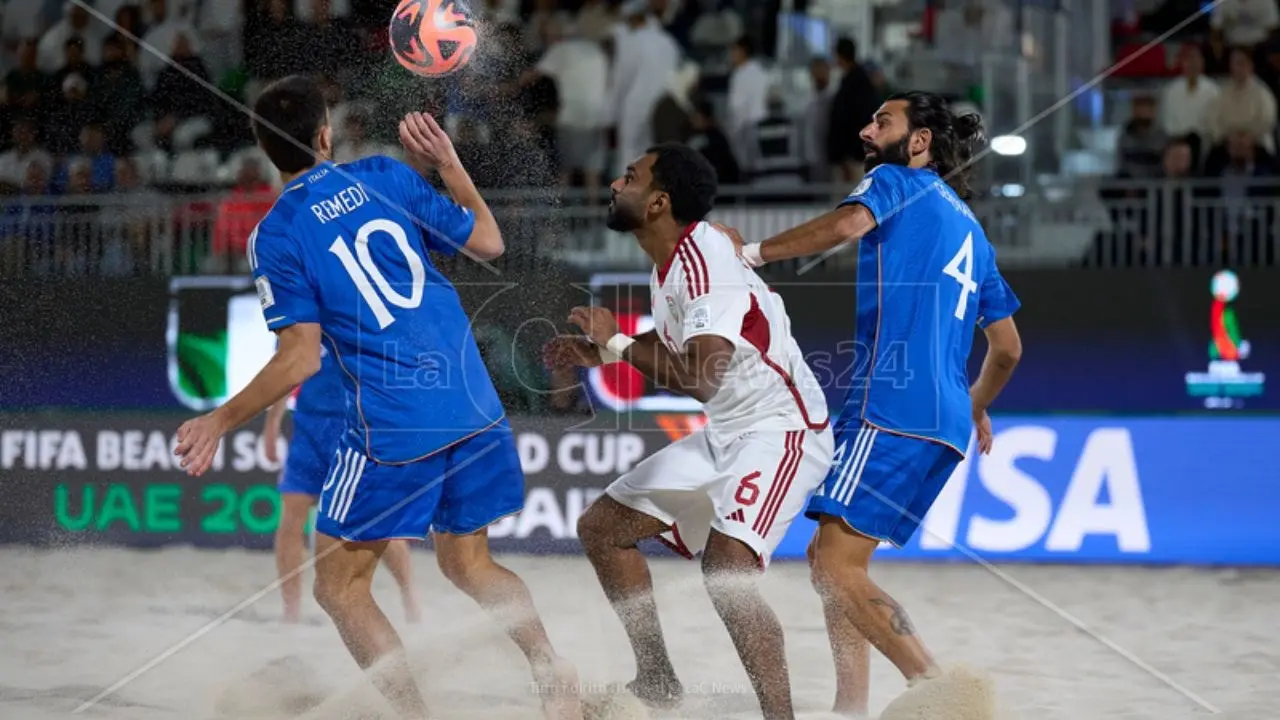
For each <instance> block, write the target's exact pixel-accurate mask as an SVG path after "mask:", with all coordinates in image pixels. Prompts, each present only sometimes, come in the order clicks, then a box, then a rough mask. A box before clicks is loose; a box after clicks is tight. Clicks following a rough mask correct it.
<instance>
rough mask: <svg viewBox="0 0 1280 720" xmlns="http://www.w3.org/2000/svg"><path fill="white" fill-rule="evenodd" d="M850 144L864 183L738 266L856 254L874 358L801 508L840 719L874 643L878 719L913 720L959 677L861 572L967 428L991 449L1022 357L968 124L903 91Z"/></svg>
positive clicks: (898, 535) (861, 322) (853, 705)
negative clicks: (891, 672) (973, 207)
mask: <svg viewBox="0 0 1280 720" xmlns="http://www.w3.org/2000/svg"><path fill="white" fill-rule="evenodd" d="M856 120H857V119H856V118H850V119H849V121H850V122H854V121H856ZM860 137H861V139H862V142H863V147H864V148H865V152H866V161H865V163H864V164H865V167H866V170H867V174H866V176H865V177H864V178H863V180H862V182H861V183H859V184H858V186H857V187H856V188H854V189H853V192H851V193H850V194H849V196H848V197H846V198H845V199H844V200H843V201H842V202H841V203H840V205H839V206H838V207H836V209H834V210H832V211H831V212H828V213H826V214H825V215H822V216H821V217H818V218H816V219H814V220H811V221H809V222H807V223H805V224H803V225H801V226H799V227H797V228H794V229H792V230H788V231H786V232H784V233H782V234H781V235H778V236H776V237H773V238H770V239H768V240H765V241H764V242H762V243H759V244H755V245H746V246H744V248H743V251H742V255H743V258H744V259H745V260H747V262H748V263H749V264H751V265H753V266H760V265H762V264H764V263H765V262H772V261H777V260H784V259H788V258H796V257H803V256H806V255H814V254H818V253H825V252H827V251H831V250H834V249H835V248H837V247H838V246H840V245H842V244H844V243H852V242H857V252H858V271H857V272H858V277H857V281H858V282H857V303H858V313H857V330H856V333H855V335H856V338H855V339H856V341H857V347H859V348H867V349H868V352H869V357H867V358H866V359H865V360H863V358H858V360H857V362H858V367H857V368H856V370H857V371H858V372H859V379H860V381H861V382H859V383H858V384H857V385H856V386H855V387H854V388H853V389H852V390H851V391H850V392H849V394H848V397H847V398H846V399H845V404H844V408H843V411H842V412H841V413H840V418H839V421H838V422H837V424H836V429H835V441H836V450H835V457H834V459H833V462H832V466H831V471H830V473H829V474H828V476H827V478H826V480H825V481H824V482H823V483H822V485H821V486H820V487H819V488H818V491H817V492H816V493H815V494H814V496H813V498H812V499H811V500H810V501H809V506H808V509H807V511H806V515H807V516H808V517H810V518H812V519H814V520H817V521H818V529H817V532H816V533H815V535H814V538H813V541H812V543H811V544H810V547H809V558H810V567H811V570H812V575H811V577H812V581H813V585H814V587H815V588H816V589H817V590H818V592H819V594H820V595H821V596H822V601H823V609H824V614H825V616H826V622H827V632H828V635H829V637H830V640H831V645H832V650H833V652H834V655H835V661H836V677H837V689H836V702H835V708H834V709H835V711H836V712H838V713H841V714H845V715H861V714H865V713H866V710H867V685H868V659H867V649H866V644H865V643H866V642H867V641H870V643H871V644H872V645H874V646H875V647H876V648H877V649H878V650H879V651H880V652H881V653H883V654H884V655H885V657H887V658H888V659H889V660H890V661H891V662H892V663H893V664H894V665H895V666H897V668H898V670H899V671H900V672H901V673H902V675H903V677H904V678H906V680H907V682H908V683H909V684H910V685H911V689H909V690H908V691H907V693H906V694H904V695H903V696H902V697H900V698H898V700H896V701H894V703H892V704H891V705H890V706H889V708H887V709H886V710H885V711H884V713H883V714H882V717H884V718H890V717H907V716H910V717H915V715H914V714H913V713H915V712H918V711H920V710H921V709H922V708H924V707H926V706H928V705H930V704H931V701H930V700H929V698H930V697H935V698H939V699H941V697H942V696H941V695H940V694H939V693H943V692H952V691H955V692H957V693H958V692H961V691H960V690H959V686H958V685H956V684H955V681H957V680H963V678H962V677H960V675H961V673H958V672H954V671H951V672H948V673H945V674H944V673H943V672H942V671H941V670H940V669H939V668H938V665H937V662H936V661H935V660H934V658H933V656H932V655H931V654H930V653H929V651H928V649H926V648H925V645H924V643H923V642H922V641H921V640H920V639H919V637H917V635H916V633H915V629H914V628H913V626H912V624H911V622H910V620H909V619H908V618H907V614H906V612H905V611H904V610H903V609H902V606H901V605H899V604H898V603H897V601H895V600H894V599H893V598H892V597H890V596H889V595H888V594H886V593H885V592H884V591H883V590H881V589H880V588H879V587H877V586H876V584H875V583H874V582H873V581H872V580H871V578H870V576H869V575H868V574H867V569H868V566H869V564H870V561H871V555H872V553H874V552H875V550H876V548H877V547H878V546H879V545H880V543H882V542H888V543H891V544H893V545H895V546H897V547H902V546H903V545H906V543H907V542H908V541H909V540H910V539H911V537H912V536H913V535H914V534H915V532H916V529H917V528H918V527H919V525H920V523H921V521H922V519H923V518H924V516H925V515H926V514H927V513H928V512H929V508H930V507H931V506H932V505H933V502H934V500H935V499H936V498H937V497H938V494H939V493H940V492H941V491H942V487H943V485H944V484H945V483H946V481H947V479H948V478H949V477H950V476H951V473H952V471H953V470H955V468H956V466H957V465H959V464H960V461H961V460H963V459H964V455H965V448H967V447H969V442H970V435H971V434H972V433H973V432H974V430H975V428H976V430H977V450H978V451H979V452H981V453H986V452H989V451H990V449H991V440H992V435H991V419H990V418H989V417H988V416H987V408H988V407H990V406H991V404H992V403H993V402H994V401H995V399H996V396H997V395H999V393H1000V391H1001V390H1002V389H1003V388H1004V386H1005V384H1006V383H1007V382H1008V381H1009V378H1010V376H1011V375H1012V373H1013V369H1014V367H1015V366H1016V365H1017V363H1018V359H1019V357H1020V356H1021V353H1022V342H1021V340H1020V339H1019V336H1018V330H1017V328H1016V326H1015V325H1014V322H1013V314H1014V312H1016V311H1017V309H1018V307H1019V302H1018V299H1017V297H1016V296H1015V295H1014V294H1013V291H1012V290H1011V289H1010V288H1009V286H1008V285H1007V284H1006V283H1005V281H1004V278H1002V277H1001V276H1000V271H999V269H997V267H996V261H995V250H994V249H993V248H992V247H991V243H990V242H988V241H987V237H986V233H984V232H983V229H982V225H981V224H980V223H979V222H978V220H977V218H975V217H974V215H973V213H972V212H971V211H970V210H969V207H968V205H966V204H965V201H966V200H967V199H968V198H969V197H970V195H971V191H970V188H969V181H968V180H969V179H968V167H969V165H970V164H971V159H972V156H973V150H974V148H975V146H977V145H978V144H979V143H980V142H981V141H982V123H981V120H980V119H979V118H978V116H977V115H973V114H966V115H959V116H957V115H954V114H953V113H952V112H951V110H950V109H949V108H948V107H947V105H946V103H945V101H943V100H942V98H940V97H938V96H936V95H933V94H930V93H924V92H909V93H902V94H898V95H894V96H892V97H890V98H889V99H888V100H886V101H885V103H884V104H883V105H881V106H880V108H879V109H878V110H876V112H875V114H874V116H873V117H872V118H871V122H870V123H869V124H868V125H867V126H866V127H864V128H863V129H862V132H861V134H860ZM974 325H977V326H978V327H980V328H982V329H983V332H984V334H985V335H986V338H987V355H986V358H985V361H984V362H983V364H982V372H981V374H980V375H979V377H978V379H977V381H976V382H975V383H974V384H973V386H972V387H969V386H968V378H967V372H966V365H967V360H968V357H969V352H970V349H971V348H972V344H973V335H974V332H973V326H974ZM940 677H945V678H946V680H947V682H941V681H939V680H937V679H938V678H940ZM980 683H981V684H980V685H978V686H976V687H977V688H978V693H977V696H978V697H981V698H983V700H982V701H981V702H980V703H979V704H980V705H983V706H984V707H986V710H984V709H983V708H972V709H973V710H975V711H977V712H978V713H979V714H978V716H982V715H985V714H987V713H989V712H991V711H992V710H991V708H990V706H991V705H992V704H993V703H994V698H993V695H992V693H991V691H990V688H989V687H988V686H987V685H986V684H985V683H986V681H985V680H982V681H980ZM968 696H969V697H974V696H973V695H968ZM954 697H957V698H958V697H960V695H958V694H957V695H954ZM942 701H943V702H945V700H942ZM957 702H959V701H958V700H957ZM936 709H937V708H935V710H936ZM952 716H953V715H951V714H948V715H947V717H952ZM965 716H967V715H965ZM930 717H937V715H936V713H935V714H932V715H930Z"/></svg>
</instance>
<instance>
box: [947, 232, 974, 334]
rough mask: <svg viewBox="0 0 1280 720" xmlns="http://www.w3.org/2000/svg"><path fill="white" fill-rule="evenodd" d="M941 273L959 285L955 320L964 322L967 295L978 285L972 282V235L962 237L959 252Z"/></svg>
mask: <svg viewBox="0 0 1280 720" xmlns="http://www.w3.org/2000/svg"><path fill="white" fill-rule="evenodd" d="M942 272H944V273H946V274H947V275H950V276H951V277H953V278H955V281H956V282H958V283H960V299H959V300H956V319H957V320H964V311H965V310H967V309H968V308H967V307H966V306H967V305H968V304H969V295H971V294H972V293H975V292H977V291H978V283H976V282H974V281H973V233H969V234H968V235H965V236H964V243H963V244H961V245H960V252H957V253H956V256H955V257H953V258H951V262H949V263H947V266H946V267H945V268H943V269H942Z"/></svg>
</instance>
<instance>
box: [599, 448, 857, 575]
mask: <svg viewBox="0 0 1280 720" xmlns="http://www.w3.org/2000/svg"><path fill="white" fill-rule="evenodd" d="M832 445H833V441H832V436H831V430H830V429H823V430H820V431H817V430H791V431H786V430H753V431H748V432H745V433H741V434H738V435H735V436H732V437H731V438H728V439H727V441H726V442H717V440H716V439H714V438H713V437H712V435H711V434H710V433H708V432H707V430H706V429H705V428H704V429H702V430H699V431H697V432H695V433H693V434H692V435H689V436H688V437H685V438H684V439H682V440H679V441H677V442H675V443H672V444H671V445H668V446H667V447H665V448H663V449H662V450H659V451H658V452H656V453H654V454H653V455H650V456H649V457H648V458H646V459H645V460H644V461H643V462H641V463H640V464H639V465H637V466H636V467H635V468H634V469H633V470H632V471H631V472H629V473H627V474H626V475H623V476H622V477H620V478H618V479H617V480H615V481H614V482H613V484H611V485H610V486H609V487H608V488H607V489H606V490H605V492H606V493H608V495H609V497H611V498H613V499H614V500H616V501H618V502H619V503H621V504H623V505H625V506H627V507H629V508H631V509H632V510H635V511H637V512H641V513H644V514H645V515H648V516H650V517H652V518H655V519H657V520H659V521H661V522H663V523H665V524H666V525H668V526H669V529H668V530H667V531H666V532H663V533H662V534H661V535H660V536H659V537H658V539H659V540H661V541H662V542H663V543H664V544H666V545H667V546H668V547H670V548H671V549H672V550H674V551H675V552H677V553H679V554H681V555H683V556H685V557H687V558H693V557H694V556H695V555H697V554H698V552H700V551H701V550H703V549H704V548H705V547H706V544H707V538H708V537H709V536H710V533H711V530H712V529H714V530H716V531H717V532H719V533H721V534H723V535H727V536H729V537H731V538H734V539H736V540H739V541H741V542H743V543H745V544H746V545H747V546H748V547H750V548H751V549H752V551H754V552H755V554H756V557H758V558H759V559H760V566H761V568H764V567H766V566H767V565H768V564H769V558H770V557H771V556H772V555H773V551H774V549H775V548H777V547H778V543H780V542H782V538H783V536H784V535H786V534H787V530H788V528H790V527H791V522H792V521H793V520H795V518H796V516H797V515H799V514H800V512H801V511H802V510H803V509H804V506H805V501H806V500H807V499H808V497H809V494H810V493H811V492H813V491H814V489H816V488H817V487H818V485H819V484H820V483H821V482H822V480H823V478H824V477H826V475H827V470H828V468H829V467H830V466H831V454H832Z"/></svg>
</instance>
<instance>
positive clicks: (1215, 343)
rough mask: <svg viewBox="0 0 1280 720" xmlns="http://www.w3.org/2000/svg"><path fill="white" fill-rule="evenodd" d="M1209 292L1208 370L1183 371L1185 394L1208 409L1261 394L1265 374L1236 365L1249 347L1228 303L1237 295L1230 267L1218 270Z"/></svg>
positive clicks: (1246, 355) (1230, 405)
mask: <svg viewBox="0 0 1280 720" xmlns="http://www.w3.org/2000/svg"><path fill="white" fill-rule="evenodd" d="M1209 291H1210V293H1211V294H1212V295H1213V304H1212V305H1211V306H1210V309H1209V329H1210V339H1209V369H1208V371H1206V372H1202V373H1200V372H1190V373H1187V394H1188V395H1190V396H1192V397H1202V398H1204V406H1205V407H1206V408H1210V409H1217V408H1239V407H1243V406H1244V401H1243V399H1242V398H1246V397H1258V396H1260V395H1262V388H1263V383H1264V381H1265V380H1266V377H1265V376H1264V375H1263V374H1262V373H1258V372H1255V373H1249V372H1245V371H1244V370H1242V369H1241V367H1240V362H1241V361H1242V360H1247V359H1248V358H1249V352H1250V350H1251V347H1250V345H1249V341H1248V340H1246V339H1244V336H1243V335H1242V334H1241V331H1240V322H1239V320H1238V319H1237V318H1236V311H1235V308H1233V307H1232V306H1231V304H1232V303H1233V302H1235V300H1236V298H1237V297H1239V296H1240V278H1239V277H1238V276H1237V275H1236V274H1235V273H1234V272H1232V271H1230V270H1220V271H1218V272H1217V273H1215V274H1214V276H1213V279H1212V280H1211V281H1210V283H1209Z"/></svg>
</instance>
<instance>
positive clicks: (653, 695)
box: [627, 675, 684, 710]
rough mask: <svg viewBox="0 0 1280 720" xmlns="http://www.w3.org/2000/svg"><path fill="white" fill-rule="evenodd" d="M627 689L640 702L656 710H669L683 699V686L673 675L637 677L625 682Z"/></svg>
mask: <svg viewBox="0 0 1280 720" xmlns="http://www.w3.org/2000/svg"><path fill="white" fill-rule="evenodd" d="M627 690H628V691H630V692H631V694H632V695H635V696H636V697H637V698H638V699H639V700H640V702H642V703H644V704H645V705H648V706H649V707H652V708H656V709H658V710H670V709H671V708H674V707H676V706H678V705H679V704H680V701H681V700H682V699H684V686H683V685H681V684H680V681H679V680H678V679H676V677H675V676H674V675H672V676H670V677H637V678H636V679H635V680H632V681H631V682H629V683H627Z"/></svg>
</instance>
